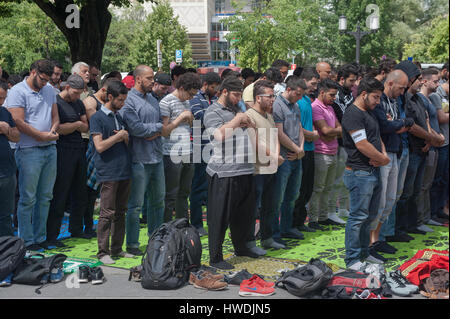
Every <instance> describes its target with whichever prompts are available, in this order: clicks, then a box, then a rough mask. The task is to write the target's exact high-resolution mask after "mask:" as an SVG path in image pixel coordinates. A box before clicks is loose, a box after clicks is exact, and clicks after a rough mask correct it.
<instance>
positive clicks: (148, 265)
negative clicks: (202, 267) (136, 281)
mask: <svg viewBox="0 0 450 319" xmlns="http://www.w3.org/2000/svg"><path fill="white" fill-rule="evenodd" d="M185 252H186V245H185V241H184V238H183V236H182V234H181V232H180V231H179V229H178V228H176V227H174V226H173V222H169V223H164V224H162V225H161V226H160V227H159V228H158V229H156V230H155V231H154V232H153V234H152V235H151V237H150V238H149V240H148V245H147V249H146V251H145V254H144V256H143V257H142V273H141V285H142V287H143V288H145V289H161V290H167V289H176V288H179V287H181V286H183V285H184V284H185V283H186V282H187V272H186V271H185Z"/></svg>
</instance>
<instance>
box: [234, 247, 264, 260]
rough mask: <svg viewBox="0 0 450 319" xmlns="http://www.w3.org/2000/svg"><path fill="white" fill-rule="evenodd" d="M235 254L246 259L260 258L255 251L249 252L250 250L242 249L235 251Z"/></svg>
mask: <svg viewBox="0 0 450 319" xmlns="http://www.w3.org/2000/svg"><path fill="white" fill-rule="evenodd" d="M234 254H235V255H236V256H245V257H250V258H258V257H259V255H258V254H256V253H254V252H253V251H251V250H249V249H242V250H235V251H234Z"/></svg>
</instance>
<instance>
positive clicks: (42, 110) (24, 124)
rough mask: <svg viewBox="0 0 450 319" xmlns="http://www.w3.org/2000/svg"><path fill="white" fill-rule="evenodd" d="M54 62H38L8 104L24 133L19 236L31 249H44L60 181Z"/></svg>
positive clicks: (18, 155)
mask: <svg viewBox="0 0 450 319" xmlns="http://www.w3.org/2000/svg"><path fill="white" fill-rule="evenodd" d="M53 67H54V65H53V63H52V62H50V61H49V60H38V61H36V62H34V63H33V64H32V65H31V67H30V76H28V77H25V79H24V80H23V81H22V82H20V83H19V84H17V85H15V86H14V87H12V88H11V90H10V91H9V93H8V97H7V99H6V101H5V105H6V106H7V107H8V109H9V111H10V112H11V115H12V117H13V119H14V121H15V122H16V125H17V128H18V129H19V131H20V141H19V142H18V143H17V150H16V164H17V168H18V170H19V194H20V199H19V203H18V207H17V217H18V221H19V237H21V238H22V239H23V240H24V242H25V246H26V247H27V249H28V250H33V251H36V250H41V249H42V247H41V246H40V244H43V243H44V242H45V240H46V232H47V227H46V226H47V217H48V209H49V206H50V200H51V199H52V197H53V185H54V183H55V179H56V145H55V144H56V140H57V139H58V138H59V135H58V133H57V129H58V126H59V115H58V107H57V105H56V92H55V90H54V89H53V87H52V86H51V85H47V83H48V81H49V80H50V77H51V76H52V74H53Z"/></svg>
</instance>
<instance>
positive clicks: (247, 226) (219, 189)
mask: <svg viewBox="0 0 450 319" xmlns="http://www.w3.org/2000/svg"><path fill="white" fill-rule="evenodd" d="M207 178H208V183H209V185H208V216H207V221H208V246H209V256H210V257H209V259H210V263H217V262H220V261H222V260H223V254H222V245H223V241H224V239H225V233H226V230H227V228H228V226H229V227H230V231H231V238H232V243H233V246H234V249H235V251H242V250H246V247H245V244H246V242H247V241H248V238H249V232H251V228H252V226H251V224H252V223H254V211H255V191H254V181H253V175H242V176H234V177H223V178H219V177H218V176H217V174H215V175H214V176H213V177H210V176H209V175H208V177H207Z"/></svg>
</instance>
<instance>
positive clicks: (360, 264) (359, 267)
mask: <svg viewBox="0 0 450 319" xmlns="http://www.w3.org/2000/svg"><path fill="white" fill-rule="evenodd" d="M366 266H367V264H366V263H365V262H361V261H357V262H356V263H354V264H353V265H351V266H350V267H347V268H348V269H351V270H356V271H363V270H364V269H365V267H366Z"/></svg>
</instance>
